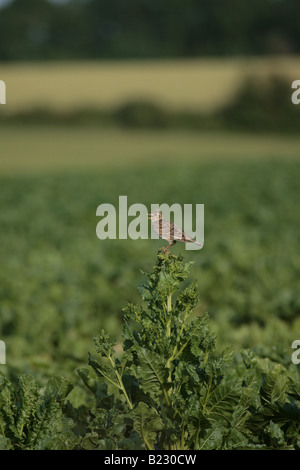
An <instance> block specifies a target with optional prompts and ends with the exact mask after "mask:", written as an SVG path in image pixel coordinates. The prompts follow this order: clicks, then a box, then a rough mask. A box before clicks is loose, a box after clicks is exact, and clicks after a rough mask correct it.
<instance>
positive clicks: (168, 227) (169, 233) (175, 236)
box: [148, 209, 203, 251]
mask: <svg viewBox="0 0 300 470" xmlns="http://www.w3.org/2000/svg"><path fill="white" fill-rule="evenodd" d="M148 216H149V219H151V222H152V228H153V230H154V232H155V233H157V235H158V236H159V237H160V238H162V239H163V240H167V241H168V242H169V245H168V246H167V247H162V248H161V250H162V251H169V248H170V247H171V246H172V245H175V243H176V242H183V243H195V244H196V245H199V246H201V247H202V246H203V245H202V243H198V242H196V241H195V240H194V239H193V238H191V237H189V236H188V235H186V234H185V233H184V232H183V231H182V230H181V228H180V227H177V225H175V224H173V223H172V222H168V221H167V220H165V219H163V217H162V213H161V212H160V211H159V210H158V209H157V210H155V211H154V212H152V214H148Z"/></svg>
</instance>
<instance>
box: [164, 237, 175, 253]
mask: <svg viewBox="0 0 300 470" xmlns="http://www.w3.org/2000/svg"><path fill="white" fill-rule="evenodd" d="M169 241H170V240H169ZM175 243H176V240H171V241H170V243H169V245H168V246H166V247H165V246H163V247H162V248H161V250H162V251H163V252H164V253H167V252H168V253H169V252H170V250H169V248H170V247H171V246H172V245H175Z"/></svg>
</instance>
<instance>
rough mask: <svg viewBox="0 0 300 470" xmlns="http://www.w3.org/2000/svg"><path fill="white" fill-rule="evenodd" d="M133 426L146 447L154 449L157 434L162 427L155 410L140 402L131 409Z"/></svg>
mask: <svg viewBox="0 0 300 470" xmlns="http://www.w3.org/2000/svg"><path fill="white" fill-rule="evenodd" d="M133 427H134V429H135V430H136V431H138V432H139V434H140V436H141V437H142V439H143V441H144V443H145V445H146V447H147V449H148V450H154V446H155V444H156V442H157V439H158V434H159V433H160V432H161V431H162V430H163V429H164V426H163V422H162V419H161V418H160V416H159V415H158V413H157V411H156V410H155V409H154V408H150V407H148V406H147V405H146V404H145V403H143V402H140V403H139V404H138V406H137V407H136V408H135V409H134V411H133Z"/></svg>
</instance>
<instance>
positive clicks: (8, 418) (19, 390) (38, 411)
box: [0, 373, 76, 450]
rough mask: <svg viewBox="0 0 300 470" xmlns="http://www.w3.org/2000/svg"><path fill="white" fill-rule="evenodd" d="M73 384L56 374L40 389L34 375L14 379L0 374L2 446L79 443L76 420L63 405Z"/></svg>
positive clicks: (24, 447) (19, 447) (45, 446)
mask: <svg viewBox="0 0 300 470" xmlns="http://www.w3.org/2000/svg"><path fill="white" fill-rule="evenodd" d="M72 388H73V386H72V384H71V383H70V382H69V381H68V380H66V379H64V378H62V377H53V378H52V379H50V380H49V382H48V383H47V385H46V387H45V388H44V389H41V388H40V387H39V386H38V384H37V382H36V380H35V379H34V377H33V376H31V375H29V374H23V375H20V376H19V377H18V380H17V381H16V383H12V382H11V381H9V380H8V378H6V377H5V376H4V374H2V373H1V374H0V450H12V449H14V450H58V449H61V450H62V449H71V448H73V447H74V446H75V444H76V436H75V434H74V433H73V428H74V423H73V422H72V420H71V419H69V418H67V417H65V416H64V415H63V412H62V405H63V402H64V401H65V399H66V397H67V396H68V394H69V393H70V391H71V390H72Z"/></svg>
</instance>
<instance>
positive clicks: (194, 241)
mask: <svg viewBox="0 0 300 470" xmlns="http://www.w3.org/2000/svg"><path fill="white" fill-rule="evenodd" d="M191 241H192V242H193V243H195V244H196V245H198V246H201V248H202V247H203V243H199V242H196V240H193V239H191Z"/></svg>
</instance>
